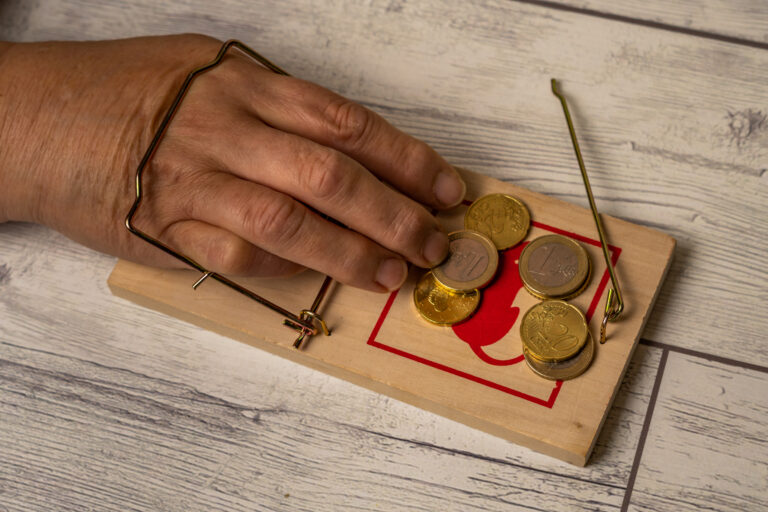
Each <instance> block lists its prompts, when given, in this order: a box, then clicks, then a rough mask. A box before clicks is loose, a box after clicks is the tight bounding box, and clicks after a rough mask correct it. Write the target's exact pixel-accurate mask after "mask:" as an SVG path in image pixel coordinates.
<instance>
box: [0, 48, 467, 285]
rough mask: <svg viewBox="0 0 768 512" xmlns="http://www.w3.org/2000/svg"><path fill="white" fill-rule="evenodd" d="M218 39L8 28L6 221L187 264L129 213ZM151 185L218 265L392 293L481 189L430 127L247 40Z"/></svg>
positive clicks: (187, 117)
mask: <svg viewBox="0 0 768 512" xmlns="http://www.w3.org/2000/svg"><path fill="white" fill-rule="evenodd" d="M220 45H221V43H220V42H219V41H217V40H215V39H212V38H208V37H205V36H197V35H181V36H165V37H159V38H137V39H127V40H117V41H97V42H71V43H70V42H54V43H30V44H8V43H2V45H0V70H2V73H0V221H7V220H21V221H31V222H38V223H42V224H46V225H48V226H50V227H52V228H54V229H57V230H59V231H61V232H62V233H64V234H65V235H67V236H69V237H70V238H72V239H74V240H76V241H78V242H80V243H83V244H85V245H87V246H90V247H92V248H95V249H97V250H100V251H103V252H106V253H110V254H113V255H117V256H120V257H123V258H128V259H131V260H133V261H138V262H141V263H145V264H150V265H158V266H171V267H177V266H180V264H179V263H178V262H176V260H174V259H173V258H170V257H169V256H167V255H164V254H163V253H162V252H161V251H159V250H157V249H156V248H154V247H152V246H150V245H149V244H146V243H145V242H143V241H141V240H139V239H137V238H136V237H134V236H132V235H130V234H129V233H128V232H127V230H126V229H125V228H124V226H123V221H124V218H125V215H126V213H127V212H128V210H129V208H130V206H131V203H132V201H133V194H134V192H133V176H134V173H135V171H136V167H137V165H138V163H139V160H140V159H141V157H142V155H143V153H144V151H145V150H146V148H147V146H148V144H149V142H150V140H151V138H152V136H153V135H154V132H155V130H156V129H157V127H158V125H159V123H160V121H161V119H162V116H163V114H164V113H165V111H166V109H167V108H168V106H169V105H170V102H171V101H172V99H173V97H174V96H175V94H176V92H177V90H178V88H179V86H180V84H181V82H182V81H183V80H184V78H185V76H186V75H187V73H188V72H189V71H190V70H191V69H192V68H193V67H195V66H197V65H200V64H203V63H206V62H209V61H210V60H211V59H212V58H213V57H214V56H215V55H216V53H217V51H218V49H219V47H220ZM278 57H279V56H278ZM211 98H217V99H216V100H215V101H213V100H212V99H211ZM145 186H146V187H147V188H146V190H147V196H146V198H145V200H144V202H143V203H142V206H141V208H140V209H139V211H138V212H137V215H136V218H135V222H136V225H137V226H138V227H139V228H141V229H142V230H144V231H146V232H148V233H150V234H152V235H154V236H157V237H158V238H160V239H161V240H163V241H165V242H167V243H168V244H170V245H171V246H172V247H174V248H177V249H178V250H180V251H181V252H184V253H186V254H188V255H189V256H191V257H192V258H193V259H195V260H197V261H198V262H200V263H201V264H202V265H204V266H206V267H207V268H210V269H212V270H215V271H219V272H223V273H227V274H235V275H255V276H279V275H286V274H291V273H294V272H297V271H299V270H300V269H302V268H303V267H311V268H314V269H316V270H319V271H321V272H323V273H327V274H329V275H331V276H333V277H334V278H336V279H338V280H339V281H341V282H344V283H347V284H351V285H354V286H357V287H360V288H364V289H368V290H372V291H380V292H382V291H386V290H391V289H395V288H397V287H399V286H400V285H401V284H402V282H403V280H404V279H405V275H406V265H405V262H406V261H409V262H411V263H414V264H416V265H419V266H424V267H426V266H431V265H434V264H435V263H437V262H439V261H440V260H441V259H442V258H444V256H445V254H446V251H447V238H446V236H445V233H444V232H443V231H442V229H441V227H440V225H439V223H438V222H437V221H436V219H435V218H434V217H433V216H432V215H431V214H430V213H429V211H428V208H438V209H440V208H446V207H449V206H453V205H455V204H457V203H458V202H460V201H461V199H462V198H463V195H464V191H465V187H464V184H463V182H461V180H460V178H459V177H458V174H457V173H456V171H455V170H454V169H453V168H452V167H451V166H449V165H448V164H447V163H446V162H445V161H444V160H443V159H442V158H441V157H440V156H439V155H438V154H437V153H436V152H435V151H433V150H432V149H431V148H429V147H428V146H427V145H426V144H424V143H422V142H420V141H417V140H416V139H414V138H412V137H410V136H408V135H406V134H404V133H402V132H400V131H399V130H397V129H395V128H393V127H392V126H391V125H389V124H388V123H387V122H386V121H384V120H383V119H382V118H381V117H379V116H378V115H376V114H374V113H373V112H371V111H369V110H367V109H365V108H363V107H361V106H360V105H358V104H356V103H353V102H351V101H348V100H346V99H344V98H342V97H340V96H338V95H336V94H334V93H332V92H330V91H328V90H325V89H323V88H322V87H319V86H317V85H314V84H311V83H308V82H305V81H302V80H299V79H297V78H292V77H285V76H280V75H277V74H274V73H272V72H270V71H267V70H265V69H264V68H261V67H260V66H259V65H257V64H255V63H254V62H252V61H251V60H250V59H249V58H247V57H245V56H244V55H242V54H240V53H239V52H237V51H234V52H232V54H231V55H228V56H227V57H226V58H225V61H224V62H223V63H222V65H221V66H219V67H218V68H216V69H215V70H213V71H212V72H209V73H206V74H204V75H202V76H201V77H199V78H198V79H197V80H196V82H195V83H194V84H193V86H192V88H191V90H190V91H189V93H188V95H187V97H186V99H185V100H184V104H183V105H182V107H181V109H180V110H179V112H178V114H177V116H176V117H175V118H174V121H173V123H172V124H171V128H170V129H169V130H168V132H167V134H166V136H165V139H164V140H163V142H162V144H161V145H160V147H159V149H158V151H157V152H156V154H155V157H154V158H153V160H152V164H151V166H150V167H149V168H148V170H147V173H146V177H145ZM313 210H314V211H313ZM316 212H322V213H324V214H327V215H329V216H331V217H332V218H334V219H337V220H338V221H340V222H341V223H343V224H344V225H346V226H348V228H344V227H341V226H339V225H337V224H334V223H331V222H329V221H327V220H324V219H323V218H322V217H321V216H320V215H318V213H316Z"/></svg>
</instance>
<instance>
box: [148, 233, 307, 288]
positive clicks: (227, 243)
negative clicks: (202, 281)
mask: <svg viewBox="0 0 768 512" xmlns="http://www.w3.org/2000/svg"><path fill="white" fill-rule="evenodd" d="M161 238H162V240H163V241H164V242H167V243H168V244H169V245H170V246H171V247H173V248H175V249H177V250H178V251H179V252H181V253H182V254H184V255H186V256H188V257H190V258H192V259H193V260H195V261H196V262H198V263H199V264H201V265H202V266H203V267H205V268H206V269H207V270H211V271H213V272H218V273H221V274H228V275H236V276H249V277H282V276H289V275H293V274H296V273H298V272H300V271H302V270H303V269H304V267H302V266H301V265H298V264H296V263H293V262H291V261H288V260H285V259H283V258H280V257H278V256H275V255H274V254H270V253H268V252H266V251H264V250H263V249H260V248H258V247H256V246H255V245H253V244H251V243H249V242H247V241H246V240H244V239H242V238H240V237H239V236H237V235H235V234H233V233H231V232H229V231H227V230H225V229H222V228H219V227H217V226H213V225H211V224H208V223H206V222H202V221H198V220H183V221H179V222H175V223H174V224H171V225H170V226H168V228H167V229H166V230H165V231H164V233H163V235H162V237H161ZM174 266H177V265H174Z"/></svg>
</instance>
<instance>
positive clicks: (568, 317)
mask: <svg viewBox="0 0 768 512" xmlns="http://www.w3.org/2000/svg"><path fill="white" fill-rule="evenodd" d="M588 336H589V327H588V325H587V319H586V318H585V317H584V313H582V312H581V310H579V308H577V307H576V306H574V305H573V304H568V303H567V302H565V301H562V300H545V301H544V302H540V303H539V304H536V305H535V306H533V307H532V308H531V309H529V310H528V311H527V312H526V313H525V315H523V318H522V320H521V321H520V338H521V340H522V342H523V348H524V349H527V350H528V351H529V352H530V353H531V355H532V356H533V357H535V358H536V359H538V360H540V361H543V362H546V363H557V362H560V361H565V360H566V359H570V358H571V357H573V356H575V355H576V354H577V353H578V352H579V350H581V348H582V347H583V346H584V344H585V343H586V342H587V337H588Z"/></svg>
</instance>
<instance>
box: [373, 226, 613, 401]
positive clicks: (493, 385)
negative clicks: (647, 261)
mask: <svg viewBox="0 0 768 512" xmlns="http://www.w3.org/2000/svg"><path fill="white" fill-rule="evenodd" d="M532 224H533V226H535V227H537V228H540V229H544V230H547V231H550V232H552V233H557V234H560V235H564V236H568V237H571V238H573V239H575V240H579V241H580V242H584V243H586V244H590V245H594V246H596V247H600V241H599V240H593V239H591V238H587V237H585V236H582V235H579V234H576V233H571V232H569V231H565V230H562V229H559V228H555V227H552V226H548V225H546V224H542V223H540V222H535V221H534V222H532ZM608 249H609V250H610V251H611V262H612V263H613V265H614V266H615V265H616V262H617V261H618V260H619V255H620V254H621V248H619V247H616V246H614V245H611V244H608ZM609 278H610V274H609V272H608V269H607V268H606V269H605V272H603V277H602V278H601V279H600V284H599V285H598V287H597V291H596V292H595V296H594V297H593V298H592V302H591V303H590V305H589V309H588V310H587V314H586V317H587V322H589V321H590V319H591V318H592V315H593V314H594V313H595V311H596V309H597V305H598V304H599V303H600V297H602V295H603V291H605V287H606V286H607V284H608V279H609ZM399 291H400V290H395V291H394V292H392V293H391V294H390V296H389V299H387V303H386V304H385V305H384V308H383V309H382V310H381V314H380V315H379V318H378V320H377V321H376V324H375V325H374V327H373V330H372V331H371V335H370V336H369V337H368V345H370V346H372V347H376V348H379V349H381V350H385V351H387V352H390V353H392V354H395V355H398V356H401V357H404V358H406V359H410V360H411V361H415V362H417V363H421V364H423V365H426V366H429V367H431V368H435V369H437V370H441V371H444V372H446V373H450V374H451V375H455V376H457V377H461V378H463V379H467V380H470V381H472V382H476V383H478V384H482V385H484V386H487V387H489V388H492V389H495V390H497V391H501V392H503V393H507V394H509V395H512V396H516V397H518V398H522V399H523V400H527V401H529V402H532V403H534V404H537V405H541V406H544V407H547V408H549V409H551V408H552V407H553V406H554V405H555V400H557V395H558V394H559V393H560V389H561V388H562V386H563V381H561V380H558V381H556V382H555V386H554V387H553V388H552V391H551V392H550V394H549V398H547V399H546V400H544V399H542V398H539V397H536V396H533V395H529V394H527V393H523V392H522V391H518V390H516V389H513V388H510V387H507V386H502V385H501V384H498V383H496V382H493V381H490V380H487V379H484V378H482V377H478V376H477V375H472V374H471V373H467V372H463V371H461V370H458V369H456V368H452V367H450V366H446V365H444V364H441V363H438V362H436V361H432V360H429V359H426V358H424V357H421V356H417V355H416V354H411V353H410V352H406V351H404V350H401V349H399V348H395V347H392V346H390V345H386V344H384V343H382V342H380V341H377V340H376V336H377V335H378V334H379V330H381V326H382V325H383V324H384V320H385V319H386V317H387V315H388V314H389V310H390V309H391V308H392V304H394V302H395V298H396V297H397V294H398V293H399Z"/></svg>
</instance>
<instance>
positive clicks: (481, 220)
mask: <svg viewBox="0 0 768 512" xmlns="http://www.w3.org/2000/svg"><path fill="white" fill-rule="evenodd" d="M530 226H531V214H530V213H528V208H526V207H525V205H524V204H523V203H522V201H520V200H519V199H516V198H514V197H512V196H508V195H505V194H490V195H487V196H483V197H481V198H479V199H477V200H476V201H475V202H473V203H472V204H471V205H470V206H469V208H468V209H467V213H466V214H465V215H464V228H466V229H471V230H473V231H479V232H480V233H482V234H484V235H485V236H487V237H488V238H490V239H491V240H492V241H493V243H494V245H496V248H497V249H498V250H500V251H503V250H505V249H509V248H510V247H512V246H513V245H517V244H518V243H520V241H521V240H523V238H525V235H526V234H527V233H528V228H529V227H530Z"/></svg>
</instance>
